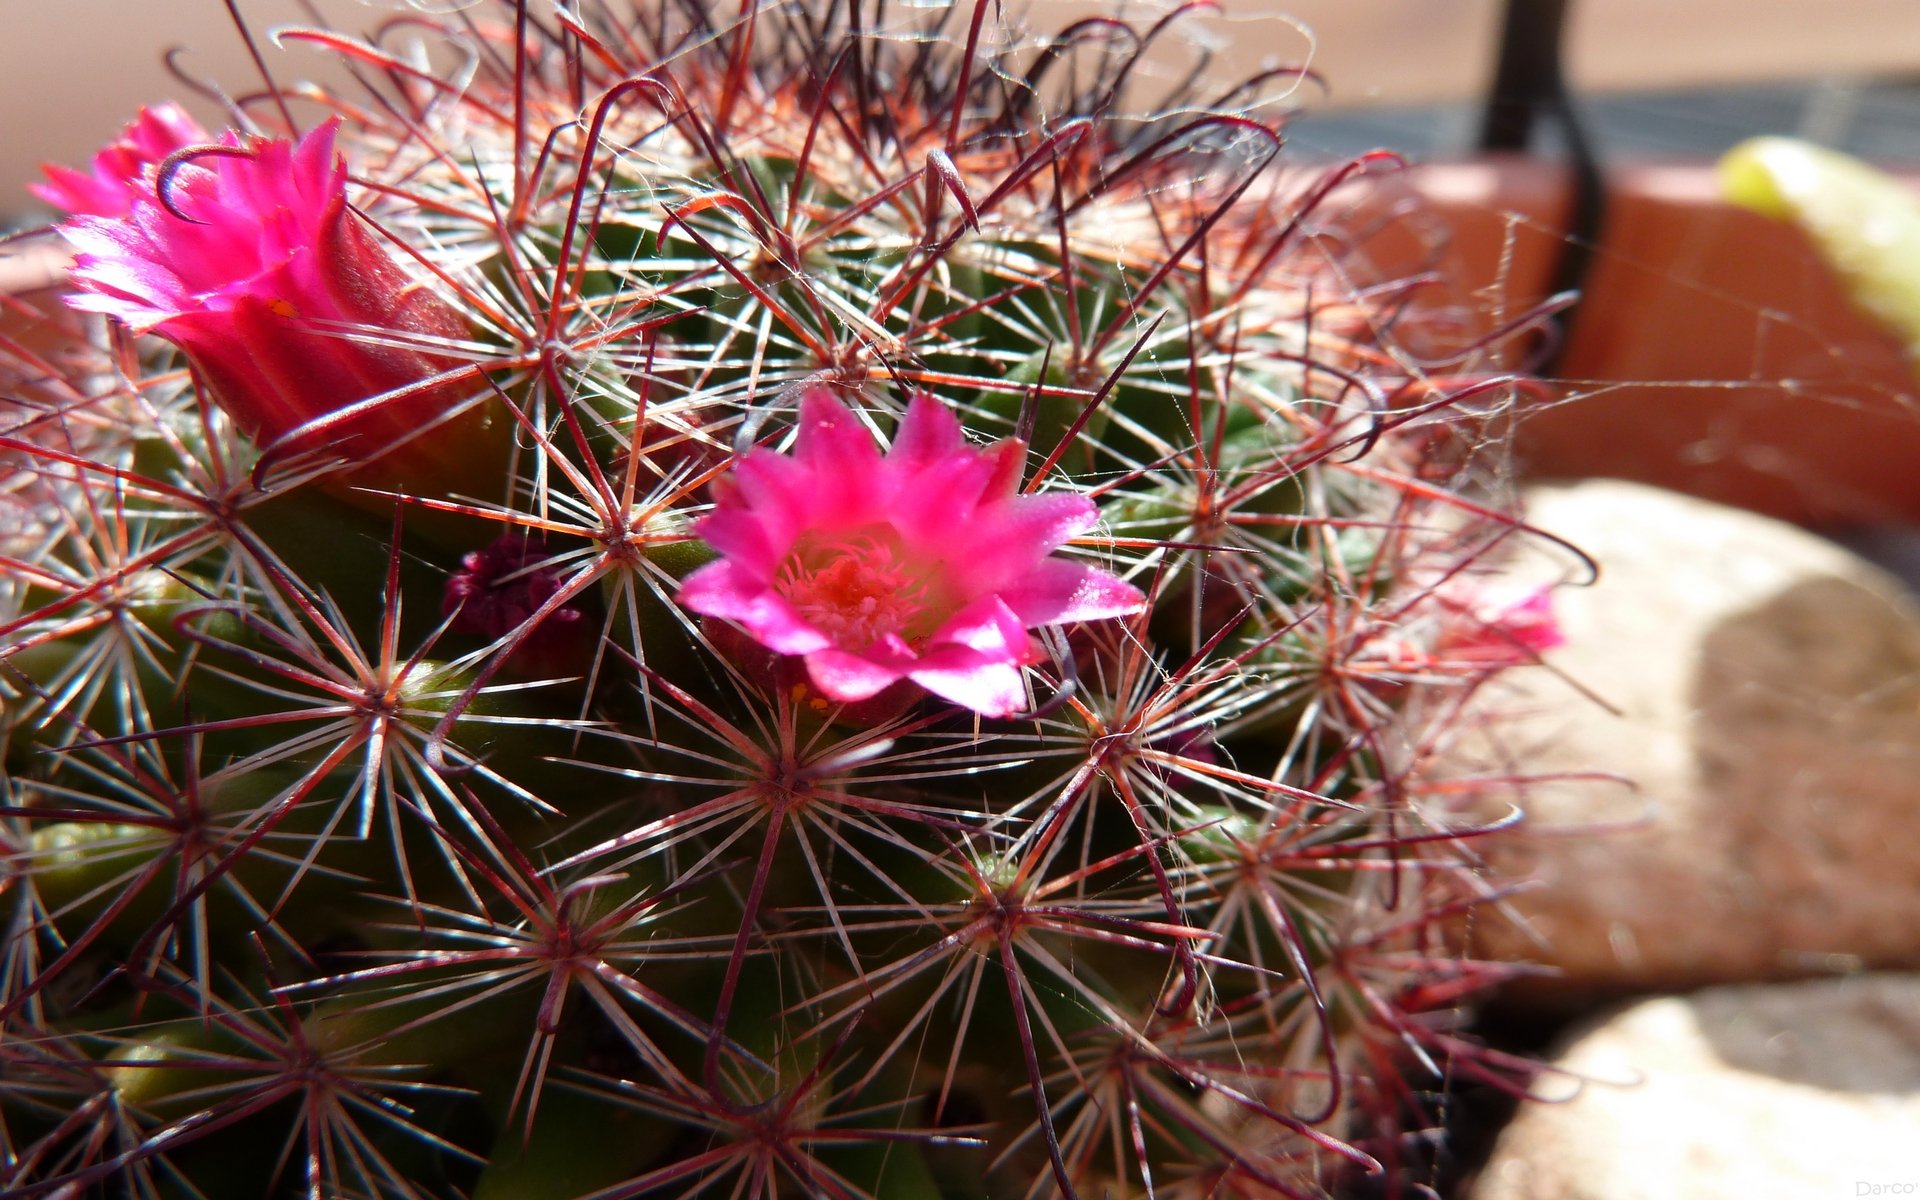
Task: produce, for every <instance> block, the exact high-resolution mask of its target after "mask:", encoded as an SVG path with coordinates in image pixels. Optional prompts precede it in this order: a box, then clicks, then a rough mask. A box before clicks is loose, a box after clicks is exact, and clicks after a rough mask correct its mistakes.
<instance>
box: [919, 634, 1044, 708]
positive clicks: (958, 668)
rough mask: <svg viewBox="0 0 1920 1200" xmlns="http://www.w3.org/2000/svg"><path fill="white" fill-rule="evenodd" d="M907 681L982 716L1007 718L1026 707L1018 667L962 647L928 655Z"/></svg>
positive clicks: (1025, 690) (949, 648)
mask: <svg viewBox="0 0 1920 1200" xmlns="http://www.w3.org/2000/svg"><path fill="white" fill-rule="evenodd" d="M908 678H909V679H911V680H913V681H914V682H915V683H917V684H919V685H920V686H921V687H923V688H925V689H927V690H928V691H929V692H932V693H933V694H934V695H936V696H938V697H940V698H941V699H943V700H951V701H952V702H953V703H955V704H958V705H959V706H960V707H962V708H970V709H972V710H973V711H974V712H977V713H979V714H980V715H981V716H983V717H1008V716H1012V715H1013V714H1014V713H1017V712H1019V711H1020V710H1021V709H1023V708H1025V707H1026V706H1027V689H1026V685H1025V683H1024V682H1023V681H1022V679H1021V677H1020V669H1019V668H1018V667H1016V666H1014V665H1013V664H1011V663H1003V662H992V661H989V660H987V659H986V658H984V657H983V656H980V655H977V654H974V653H973V652H971V651H968V650H966V648H965V647H962V646H949V647H945V648H943V649H941V650H938V651H935V652H934V653H932V654H929V655H927V656H926V658H924V659H923V660H922V662H921V665H920V666H919V667H918V668H916V669H915V670H914V671H912V672H911V673H910V674H909V675H908Z"/></svg>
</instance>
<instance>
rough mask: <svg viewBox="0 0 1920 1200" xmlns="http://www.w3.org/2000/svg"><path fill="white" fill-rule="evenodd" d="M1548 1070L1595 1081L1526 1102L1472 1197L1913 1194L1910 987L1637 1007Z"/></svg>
mask: <svg viewBox="0 0 1920 1200" xmlns="http://www.w3.org/2000/svg"><path fill="white" fill-rule="evenodd" d="M1555 1065H1556V1066H1557V1067H1560V1068H1563V1069H1565V1070H1567V1071H1570V1072H1573V1073H1575V1074H1577V1075H1581V1076H1585V1077H1587V1078H1588V1079H1589V1080H1590V1081H1591V1082H1589V1083H1588V1084H1587V1085H1586V1086H1585V1087H1584V1088H1583V1089H1581V1090H1580V1091H1579V1092H1578V1094H1577V1095H1575V1096H1574V1097H1573V1098H1572V1099H1570V1100H1566V1101H1565V1102H1563V1103H1538V1102H1528V1103H1526V1104H1523V1105H1522V1107H1521V1110H1520V1113H1519V1115H1518V1116H1517V1117H1516V1118H1515V1119H1514V1121H1513V1123H1512V1124H1510V1125H1508V1126H1507V1128H1506V1129H1505V1130H1504V1131H1503V1132H1502V1133H1501V1135H1500V1140H1499V1142H1498V1144H1497V1145H1496V1146H1495V1147H1494V1151H1493V1157H1492V1158H1491V1159H1490V1160H1489V1161H1488V1163H1487V1165H1486V1167H1485V1169H1484V1170H1482V1171H1481V1173H1480V1176H1479V1179H1478V1182H1477V1184H1476V1185H1475V1186H1474V1187H1473V1189H1472V1190H1471V1192H1470V1193H1469V1194H1470V1195H1471V1197H1472V1200H1543V1198H1545V1197H1552V1198H1554V1200H1653V1198H1662V1197H1674V1198H1676V1200H1679V1198H1683V1197H1684V1198H1685V1200H1776V1198H1777V1200H1820V1198H1824V1197H1833V1198H1834V1200H1840V1198H1841V1197H1851V1196H1893V1195H1914V1194H1916V1192H1920V1155H1916V1154H1915V1152H1914V1149H1913V1133H1914V1131H1915V1130H1917V1129H1920V976H1912V975H1860V976H1854V977H1850V978H1844V979H1825V980H1817V981H1812V982H1805V983H1794V984H1765V985H1750V986H1745V987H1726V988H1713V989H1709V990H1707V991H1704V992H1700V993H1697V994H1695V995H1693V996H1691V997H1686V998H1678V997H1667V998H1662V999H1657V1000H1648V1001H1644V1002H1642V1003H1639V1004H1636V1005H1634V1006H1633V1007H1631V1008H1628V1009H1626V1010H1625V1011H1624V1012H1620V1013H1618V1014H1616V1015H1614V1016H1613V1017H1612V1018H1611V1019H1608V1020H1605V1021H1603V1022H1602V1023H1600V1024H1599V1025H1598V1026H1596V1027H1594V1028H1592V1029H1591V1030H1590V1031H1589V1032H1587V1033H1586V1034H1585V1035H1584V1036H1580V1037H1578V1038H1576V1039H1575V1040H1574V1042H1573V1043H1572V1045H1571V1046H1570V1048H1569V1049H1568V1050H1567V1051H1566V1052H1565V1053H1564V1054H1562V1055H1561V1056H1560V1057H1559V1058H1558V1059H1556V1060H1555ZM1876 1189H1878V1190H1876Z"/></svg>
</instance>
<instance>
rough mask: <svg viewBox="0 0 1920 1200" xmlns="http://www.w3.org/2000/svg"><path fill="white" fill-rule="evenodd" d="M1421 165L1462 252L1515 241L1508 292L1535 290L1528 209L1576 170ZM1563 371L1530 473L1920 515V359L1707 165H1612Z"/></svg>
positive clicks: (1552, 197) (1799, 509)
mask: <svg viewBox="0 0 1920 1200" xmlns="http://www.w3.org/2000/svg"><path fill="white" fill-rule="evenodd" d="M1425 170H1426V171H1428V172H1431V173H1432V177H1433V179H1434V181H1435V182H1434V183H1433V184H1432V185H1431V186H1428V185H1425V184H1422V183H1420V182H1419V177H1420V173H1416V174H1415V186H1416V187H1418V188H1420V189H1421V190H1422V191H1423V192H1424V193H1425V194H1426V195H1428V196H1429V197H1430V198H1431V199H1432V201H1433V203H1434V204H1436V205H1437V206H1438V207H1439V208H1440V209H1441V210H1442V211H1443V212H1444V213H1446V214H1447V215H1448V216H1449V217H1451V218H1453V219H1454V220H1456V221H1457V223H1458V228H1459V229H1460V231H1461V233H1460V237H1461V242H1462V248H1463V250H1465V251H1466V252H1467V253H1468V254H1469V255H1470V256H1471V257H1477V258H1479V259H1480V260H1481V261H1482V263H1483V264H1487V263H1493V262H1497V261H1499V259H1498V257H1497V256H1498V255H1500V254H1502V253H1506V252H1507V251H1509V250H1511V251H1512V252H1513V255H1514V257H1513V259H1512V261H1513V264H1514V266H1513V268H1512V269H1511V270H1509V271H1507V272H1506V273H1505V274H1504V275H1502V276H1501V278H1502V279H1503V280H1504V283H1503V286H1504V287H1505V288H1506V289H1507V291H1508V292H1509V293H1510V298H1511V300H1512V301H1515V302H1518V301H1524V300H1526V299H1527V298H1529V297H1530V296H1531V297H1536V298H1537V297H1538V296H1539V295H1540V294H1543V293H1544V291H1545V285H1544V283H1541V282H1538V281H1539V280H1540V279H1542V278H1543V277H1544V275H1545V274H1546V273H1548V272H1550V270H1551V266H1550V264H1549V265H1547V266H1545V267H1544V268H1543V266H1542V264H1541V261H1540V256H1539V253H1538V251H1537V248H1536V245H1535V244H1536V243H1537V242H1538V241H1540V240H1541V238H1542V237H1544V236H1545V235H1544V233H1542V232H1541V231H1539V230H1537V229H1536V228H1535V226H1534V222H1535V221H1538V220H1542V219H1545V220H1551V219H1553V215H1554V214H1555V213H1556V212H1562V213H1563V212H1565V211H1566V206H1565V202H1564V195H1565V191H1564V189H1565V187H1566V183H1565V179H1564V176H1563V175H1562V174H1561V173H1560V172H1559V171H1558V170H1557V169H1555V168H1554V167H1552V166H1550V165H1542V164H1528V163H1514V162H1511V161H1500V162H1493V163H1486V164H1477V165H1476V164H1463V165H1452V166H1446V167H1436V168H1427V169H1425ZM1476 172H1477V173H1478V174H1479V176H1481V177H1483V178H1484V179H1485V181H1486V182H1485V184H1481V185H1476V184H1474V183H1472V182H1470V180H1471V179H1472V177H1473V175H1474V173H1476ZM1496 189H1497V193H1498V194H1497V196H1496V198H1494V199H1493V200H1492V201H1491V202H1489V201H1488V200H1487V199H1485V196H1486V195H1487V194H1488V193H1490V192H1493V191H1495V190H1496ZM1556 197H1559V199H1558V200H1557V201H1556ZM1490 212H1491V213H1492V215H1491V216H1490ZM1507 212H1512V213H1515V214H1517V217H1515V218H1509V217H1507V216H1506V215H1505V214H1506V213H1507ZM1516 222H1517V225H1516ZM1508 228H1519V229H1524V230H1525V231H1526V232H1525V234H1524V235H1520V234H1515V235H1513V236H1511V237H1509V236H1508V235H1507V234H1506V233H1505V230H1506V229H1508ZM1547 240H1549V241H1557V239H1551V238H1549V239H1547ZM1553 374H1554V375H1555V376H1556V377H1558V378H1559V379H1560V380H1561V382H1562V391H1563V398H1562V399H1558V400H1556V401H1555V402H1553V403H1550V404H1543V405H1541V406H1540V407H1539V408H1538V409H1537V410H1536V411H1535V412H1534V413H1532V414H1531V415H1529V416H1528V418H1527V419H1526V420H1525V421H1524V422H1523V423H1522V425H1521V428H1520V435H1519V452H1520V457H1521V462H1522V466H1523V469H1524V470H1525V471H1526V472H1527V473H1528V474H1529V475H1531V476H1533V477H1535V478H1572V477H1587V476H1607V477H1612V478H1619V479H1632V480H1638V481H1641V482H1645V483H1652V484H1657V485H1660V486H1662V487H1667V488H1672V489H1675V490H1677V491H1682V492H1687V493H1690V494H1692V495H1696V496H1701V497H1704V498H1707V499H1711V500H1717V501H1720V502H1722V503H1727V504H1733V505H1738V506H1740V507H1742V508H1747V509H1751V510H1753V511H1755V512H1762V513H1767V514H1769V515H1772V516H1777V517H1782V518H1785V519H1787V520H1792V521H1797V522H1799V523H1801V524H1808V525H1842V524H1872V523H1897V522H1912V521H1915V520H1920V399H1916V392H1917V391H1920V389H1917V388H1916V383H1915V373H1914V364H1913V363H1911V362H1909V361H1908V359H1907V356H1906V354H1905V352H1904V350H1903V349H1902V346H1901V344H1900V341H1899V340H1898V339H1897V338H1896V337H1894V336H1893V335H1892V334H1890V333H1888V332H1886V331H1885V330H1883V329H1881V328H1880V327H1879V326H1878V325H1876V324H1875V323H1874V322H1872V321H1871V320H1869V319H1867V318H1866V317H1864V316H1862V315H1860V314H1859V313H1857V312H1856V311H1855V310H1854V309H1853V307H1852V306H1851V304H1850V303H1849V302H1848V300H1847V298H1846V295H1845V293H1844V292H1843V291H1842V290H1841V288H1840V285H1839V283H1838V282H1837V281H1836V280H1835V279H1834V277H1833V275H1832V274H1831V272H1829V271H1828V270H1827V268H1826V267H1825V265H1824V264H1823V263H1822V262H1821V261H1820V260H1819V258H1818V257H1817V255H1816V254H1815V253H1814V251H1813V249H1812V247H1811V246H1810V245H1809V244H1808V243H1807V241H1806V239H1805V238H1804V237H1803V236H1802V235H1801V234H1800V233H1799V232H1798V231H1797V230H1795V229H1793V228H1792V227H1790V226H1787V225H1783V224H1780V223H1778V222H1775V221H1771V220H1768V219H1766V218H1763V217H1760V216H1757V215H1755V214H1753V213H1750V212H1747V211H1745V210H1743V209H1737V208H1733V207H1731V206H1729V205H1727V204H1725V203H1723V202H1721V201H1720V199H1719V196H1718V188H1717V185H1716V183H1715V181H1714V178H1713V169H1712V166H1711V165H1710V164H1705V163H1694V164H1685V165H1642V166H1629V167H1622V168H1618V169H1616V170H1615V171H1614V172H1613V173H1612V174H1611V176H1610V178H1609V188H1608V196H1607V209H1606V222H1605V227H1604V229H1603V231H1602V234H1601V238H1600V245H1599V247H1598V248H1597V251H1596V253H1595V254H1594V257H1593V262H1592V267H1591V270H1590V272H1589V274H1588V276H1587V279H1586V282H1585V286H1584V288H1583V298H1582V300H1581V303H1580V306H1579V308H1578V309H1577V310H1576V311H1575V313H1574V316H1573V320H1572V326H1571V333H1570V337H1569V340H1568V343H1567V345H1566V347H1565V350H1564V353H1563V354H1562V355H1561V357H1560V358H1559V360H1558V362H1557V363H1556V364H1555V366H1554V368H1553Z"/></svg>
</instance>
